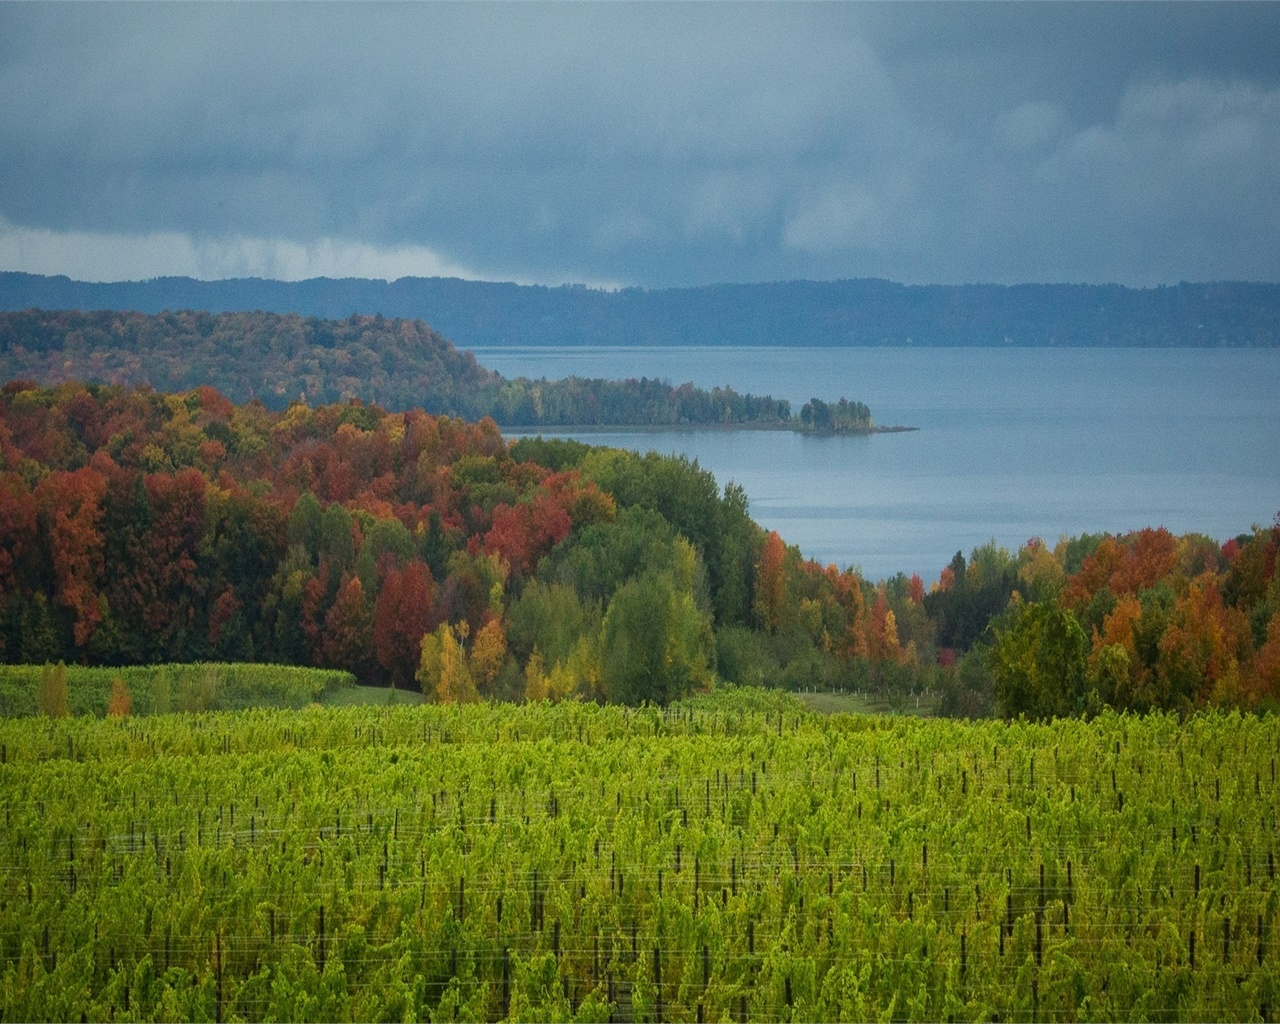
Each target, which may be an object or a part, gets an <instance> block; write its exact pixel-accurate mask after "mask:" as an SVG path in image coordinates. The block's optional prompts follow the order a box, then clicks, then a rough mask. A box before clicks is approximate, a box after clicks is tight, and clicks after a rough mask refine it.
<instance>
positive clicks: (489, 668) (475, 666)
mask: <svg viewBox="0 0 1280 1024" xmlns="http://www.w3.org/2000/svg"><path fill="white" fill-rule="evenodd" d="M506 660H507V638H506V635H505V634H504V633H503V630H502V622H501V621H500V620H499V619H496V618H495V619H490V620H489V621H488V622H486V623H485V624H484V625H483V626H482V627H481V628H480V630H479V632H477V633H476V635H475V637H474V638H473V639H472V641H471V655H470V657H469V658H468V660H467V667H468V670H469V671H470V673H471V679H472V681H473V682H474V683H475V686H476V689H477V690H478V691H479V692H480V693H481V694H483V695H485V696H491V695H492V687H493V681H494V680H495V679H497V677H498V672H499V671H501V669H502V666H503V664H505V662H506Z"/></svg>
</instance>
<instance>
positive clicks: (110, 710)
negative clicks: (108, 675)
mask: <svg viewBox="0 0 1280 1024" xmlns="http://www.w3.org/2000/svg"><path fill="white" fill-rule="evenodd" d="M107 714H108V715H109V716H110V717H112V718H128V717H129V716H130V715H131V714H133V694H131V693H130V692H129V684H128V683H126V682H125V681H124V680H123V679H122V678H120V676H116V677H115V678H114V679H112V680H111V699H110V700H109V701H108V702H107Z"/></svg>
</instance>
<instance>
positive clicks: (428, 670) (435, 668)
mask: <svg viewBox="0 0 1280 1024" xmlns="http://www.w3.org/2000/svg"><path fill="white" fill-rule="evenodd" d="M469 632H470V631H469V629H468V628H467V624H466V623H465V622H460V623H458V624H457V625H456V626H455V625H450V624H449V623H448V622H442V623H441V624H440V626H439V628H438V629H437V630H436V631H435V632H434V633H428V634H427V635H426V636H424V637H423V638H422V655H421V658H420V660H419V664H418V683H419V685H420V686H421V687H422V692H423V693H425V694H426V695H427V696H429V697H434V698H435V699H436V701H437V702H439V703H441V704H455V703H456V704H474V703H476V702H477V701H478V700H479V699H480V694H479V693H478V692H477V691H476V685H475V681H474V680H473V679H472V678H471V670H470V668H469V666H468V664H467V652H466V649H465V647H464V644H465V642H466V639H467V634H468V633H469Z"/></svg>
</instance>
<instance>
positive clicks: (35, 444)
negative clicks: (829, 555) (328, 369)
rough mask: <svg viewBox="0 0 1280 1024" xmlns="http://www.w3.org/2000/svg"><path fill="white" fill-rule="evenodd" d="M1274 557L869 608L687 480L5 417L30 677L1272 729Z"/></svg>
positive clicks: (668, 467)
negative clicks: (764, 700)
mask: <svg viewBox="0 0 1280 1024" xmlns="http://www.w3.org/2000/svg"><path fill="white" fill-rule="evenodd" d="M1278 549H1280V524H1276V525H1273V526H1271V527H1266V528H1263V527H1257V528H1255V529H1254V530H1253V531H1252V532H1250V533H1245V534H1242V535H1240V536H1239V537H1237V538H1233V539H1231V540H1229V541H1228V542H1227V543H1225V544H1219V543H1218V542H1217V541H1215V540H1213V539H1210V538H1207V537H1202V536H1197V535H1188V536H1184V537H1174V536H1172V535H1171V534H1169V533H1168V531H1165V530H1142V531H1138V532H1136V533H1133V534H1130V535H1127V536H1122V537H1113V536H1086V537H1079V538H1072V539H1064V540H1062V541H1060V542H1059V543H1058V544H1057V545H1056V546H1054V547H1053V548H1050V547H1049V546H1048V545H1046V544H1044V543H1042V542H1040V541H1038V540H1032V541H1029V542H1028V543H1027V544H1026V545H1024V546H1023V547H1022V548H1020V549H1019V550H1018V551H1017V552H1015V553H1010V552H1008V551H1007V550H1005V549H1003V548H1000V547H998V546H997V545H995V544H994V543H993V544H989V545H984V546H983V547H980V548H978V549H976V550H975V551H974V552H972V554H971V556H970V558H968V559H966V558H965V557H964V555H963V554H961V553H959V552H958V553H957V555H956V557H955V559H953V560H952V562H951V564H950V565H948V566H946V567H944V568H943V569H942V570H941V572H940V574H939V578H938V580H937V581H936V582H935V583H934V584H933V585H932V586H930V587H926V585H925V583H924V581H923V580H922V579H921V578H920V577H919V576H918V575H917V576H912V577H910V578H908V577H906V576H905V575H903V574H898V575H896V576H894V577H892V578H890V579H887V580H882V581H878V582H873V581H869V580H866V579H864V578H863V577H862V576H861V574H860V573H859V572H858V571H857V570H856V569H852V568H839V567H836V566H823V565H820V564H818V563H815V562H813V561H810V560H807V559H805V558H804V557H803V555H802V554H801V552H800V551H799V550H798V549H796V548H795V547H794V546H789V545H787V544H786V543H785V542H784V540H783V539H782V538H781V537H780V536H779V535H778V534H777V533H768V532H766V531H764V530H763V529H761V528H760V527H759V526H758V525H757V524H756V523H755V522H754V521H753V520H752V519H751V517H750V514H749V509H748V505H747V499H746V495H745V493H744V492H743V491H742V489H741V488H740V487H738V486H736V485H734V484H732V483H729V484H727V485H725V486H724V487H723V488H721V487H720V486H719V485H718V483H717V482H716V480H715V479H714V477H713V476H712V475H711V474H710V473H709V472H707V471H706V470H703V469H702V468H701V467H699V466H698V464H697V463H696V462H690V461H689V460H688V459H686V458H682V457H674V456H659V455H656V454H652V453H651V454H648V455H639V454H636V453H634V452H628V451H621V450H616V449H609V448H599V447H593V446H589V445H585V444H582V443H579V442H575V441H568V440H548V439H544V438H526V439H522V440H519V441H516V442H514V443H509V442H508V441H506V440H504V439H503V437H502V435H501V433H500V432H499V430H498V428H497V426H496V424H495V423H494V422H493V421H492V420H491V419H482V420H480V421H478V422H467V421H464V420H462V419H459V418H456V417H450V416H437V415H432V414H430V413H427V412H424V411H422V410H420V409H418V410H410V411H407V412H388V411H387V410H385V409H383V408H381V407H378V406H373V405H365V404H362V403H360V402H358V401H349V402H344V403H331V404H325V405H317V406H312V405H309V404H307V403H305V402H295V403H293V404H292V405H290V406H289V407H288V408H286V409H283V410H279V411H272V410H269V409H268V408H266V406H265V405H264V404H262V403H261V402H257V401H254V402H249V403H245V404H241V405H236V404H234V403H232V402H231V401H230V400H228V399H227V398H226V397H224V396H223V395H222V394H220V393H219V392H218V391H216V390H215V389H213V388H210V387H201V388H197V389H195V390H192V391H187V392H178V393H169V394H165V393H160V392H156V391H152V390H150V389H148V388H125V387H121V386H115V385H98V384H81V383H76V382H68V383H63V384H60V385H58V386H57V387H54V388H42V387H39V386H37V385H35V384H33V383H32V382H30V381H10V382H9V383H7V384H5V385H4V386H3V387H0V660H3V661H5V662H9V663H27V664H42V663H45V662H49V663H53V662H57V661H59V660H64V661H67V662H69V663H70V662H75V663H81V664H90V665H130V664H147V663H185V662H196V661H205V662H209V661H215V662H269V663H279V664H292V665H311V666H318V667H328V668H336V669H342V670H345V671H348V672H351V673H353V674H354V675H355V676H356V677H358V678H359V679H361V680H362V681H365V682H371V683H381V684H393V685H396V686H401V687H414V688H419V687H420V688H422V689H423V690H424V691H425V692H427V693H428V694H429V695H430V696H432V697H433V698H435V699H438V700H442V701H471V700H477V699H480V698H494V699H507V700H524V699H533V700H538V699H544V698H550V699H565V698H570V697H577V698H585V699H592V700H605V701H619V702H624V703H639V702H641V701H646V700H648V701H658V702H666V701H669V700H674V699H677V698H679V697H681V696H684V695H686V694H688V693H691V692H696V691H699V690H704V689H707V688H709V687H711V686H712V685H714V684H715V683H716V682H717V681H718V680H727V681H731V682H734V683H739V684H752V685H764V686H775V687H780V688H784V689H790V690H800V689H818V690H832V689H843V690H862V691H871V692H876V693H880V694H884V695H887V696H889V697H891V698H894V699H903V700H905V699H908V697H909V696H910V695H913V694H919V693H921V692H930V693H932V694H933V695H934V696H935V697H936V698H938V699H939V700H940V701H941V706H942V709H943V710H944V711H945V712H947V713H951V714H962V715H974V716H976V715H986V714H991V713H1003V714H1008V715H1018V714H1028V715H1032V716H1042V715H1053V714H1066V713H1078V712H1079V713H1089V712H1091V711H1095V710H1099V709H1101V708H1102V707H1104V706H1113V707H1119V708H1130V709H1134V710H1146V709H1153V708H1173V709H1178V710H1188V709H1191V708H1195V707H1199V706H1204V705H1208V704H1221V705H1231V706H1240V707H1250V708H1254V707H1266V706H1271V705H1272V704H1274V702H1275V699H1276V695H1277V693H1280V624H1278V623H1280V620H1277V618H1276V616H1275V610H1276V608H1277V607H1280V577H1278V576H1277V573H1276V554H1277V550H1278ZM424 638H425V639H424Z"/></svg>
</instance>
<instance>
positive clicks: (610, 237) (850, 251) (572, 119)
mask: <svg viewBox="0 0 1280 1024" xmlns="http://www.w3.org/2000/svg"><path fill="white" fill-rule="evenodd" d="M1278 52H1280V4H1274V3H1212V2H1211V3H1153V4H1137V3H1134V4H1129V3H1097V4H1094V3H1089V4H1057V3H1035V4H1031V3H1020V4H1012V5H1006V4H956V3H943V4H847V3H831V4H813V5H811V4H745V5H739V4H730V3H723V4H721V3H710V4H693V5H690V4H682V3H673V4H653V5H632V4H608V5H605V4H591V3H586V4H561V3H546V4H521V5H514V4H470V3H468V4H408V5H394V6H383V5H380V4H360V5H345V4H322V5H316V6H312V5H294V4H285V5H275V4H252V5H249V4H180V5H168V4H163V5H161V4H144V5H134V4H128V3H121V4H62V3H50V4H44V3H40V4H26V3H5V4H0V185H2V187H0V270H20V271H28V272H32V273H44V274H66V275H68V276H70V277H73V278H79V279H83V280H96V281H111V280H126V279H138V278H148V277H155V276H162V275H171V274H173V275H190V276H193V277H200V278H206V279H212V278H223V277H236V276H260V277H272V278H279V279H285V280H298V279H302V278H308V277H315V276H330V277H342V276H352V277H374V278H387V279H394V278H398V277H401V276H438V275H444V276H458V277H469V278H480V279H486V280H515V281H521V282H534V283H547V284H555V283H562V282H582V283H587V284H592V285H598V286H616V285H639V286H645V287H664V286H672V285H696V284H704V283H711V282H724V281H734V282H749V281H761V280H782V279H793V278H814V279H835V278H849V277H881V278H888V279H892V280H897V281H903V282H907V283H963V282H972V281H984V282H997V283H1016V282H1024V281H1050V282H1056V281H1062V282H1090V283H1102V282H1116V283H1120V284H1126V285H1132V286H1149V285H1154V284H1159V283H1175V282H1177V281H1180V280H1190V281H1209V280H1224V279H1231V280H1266V281H1276V280H1280V246H1277V245H1276V244H1275V243H1276V239H1277V238H1280V202H1278V201H1277V198H1276V197H1277V196H1280V62H1277V61H1276V60H1275V54H1276V53H1278Z"/></svg>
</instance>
